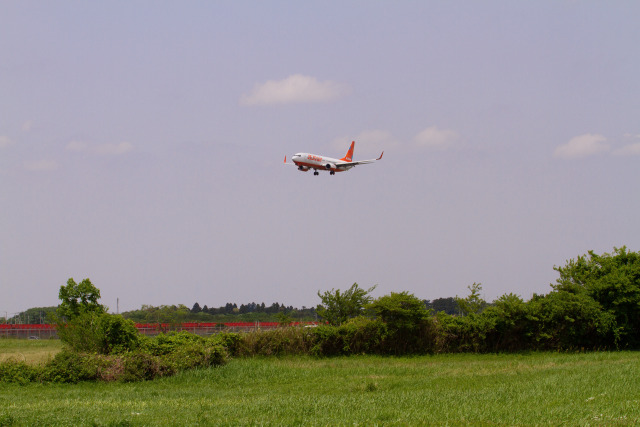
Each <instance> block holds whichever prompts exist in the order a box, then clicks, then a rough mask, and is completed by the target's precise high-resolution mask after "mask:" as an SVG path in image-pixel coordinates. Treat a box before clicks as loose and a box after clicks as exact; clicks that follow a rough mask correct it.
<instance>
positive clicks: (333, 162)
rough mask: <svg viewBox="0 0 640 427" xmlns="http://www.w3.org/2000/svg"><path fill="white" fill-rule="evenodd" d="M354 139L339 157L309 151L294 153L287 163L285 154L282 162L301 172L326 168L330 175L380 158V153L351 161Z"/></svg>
mask: <svg viewBox="0 0 640 427" xmlns="http://www.w3.org/2000/svg"><path fill="white" fill-rule="evenodd" d="M355 143H356V142H355V141H351V147H349V151H347V154H346V155H345V156H344V157H343V158H341V159H333V158H331V157H323V156H318V155H316V154H309V153H296V154H294V155H293V156H292V157H291V161H292V162H293V163H287V156H284V163H285V164H286V165H292V166H297V167H298V170H299V171H301V172H307V171H308V170H309V169H313V170H314V171H313V174H314V175H320V172H318V171H319V170H327V171H329V174H330V175H335V174H336V172H344V171H347V170H349V169H351V168H352V167H354V166H356V165H363V164H366V163H373V162H375V161H376V160H380V159H381V158H382V154H384V151H383V152H382V154H380V157H378V158H377V159H370V160H360V161H359V162H354V161H352V157H353V146H354V145H355Z"/></svg>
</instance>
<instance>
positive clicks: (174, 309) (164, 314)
mask: <svg viewBox="0 0 640 427" xmlns="http://www.w3.org/2000/svg"><path fill="white" fill-rule="evenodd" d="M423 303H424V306H425V308H426V309H428V310H431V311H432V312H433V313H437V312H441V311H442V312H445V313H447V314H459V313H460V308H459V307H458V303H457V302H456V299H455V298H454V297H448V298H437V299H434V300H423ZM56 308H57V307H55V306H54V307H34V308H30V309H28V310H25V311H24V312H21V313H18V314H15V315H14V316H12V317H10V318H8V319H5V318H0V324H1V323H12V324H13V323H15V324H32V325H33V324H50V323H52V322H53V321H52V319H51V315H52V314H53V313H55V312H56ZM121 314H122V316H123V317H124V318H125V319H131V320H133V321H134V322H136V323H166V324H170V325H177V324H179V323H183V322H199V323H215V322H220V323H225V322H277V321H280V320H281V316H278V315H282V314H284V315H286V316H287V317H289V318H291V319H292V320H293V321H298V322H313V321H317V320H320V318H319V316H318V313H317V312H316V308H315V307H305V306H302V308H295V307H293V306H286V305H284V304H280V303H277V302H274V303H273V304H271V305H268V306H267V305H266V304H265V303H261V304H257V303H255V302H251V303H248V304H240V306H238V305H237V304H236V303H227V304H225V305H223V306H220V307H217V308H215V307H207V305H206V304H205V305H204V306H202V307H200V304H198V303H197V302H196V303H195V304H193V307H192V308H191V309H189V308H188V307H187V306H185V305H183V304H178V305H160V306H152V305H142V307H141V308H140V309H138V310H130V311H125V312H123V313H121Z"/></svg>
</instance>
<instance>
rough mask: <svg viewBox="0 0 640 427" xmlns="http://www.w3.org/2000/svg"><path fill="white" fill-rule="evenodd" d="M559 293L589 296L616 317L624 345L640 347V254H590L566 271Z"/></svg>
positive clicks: (623, 250) (562, 269) (561, 270)
mask: <svg viewBox="0 0 640 427" xmlns="http://www.w3.org/2000/svg"><path fill="white" fill-rule="evenodd" d="M554 269H555V270H556V271H557V272H558V273H560V277H559V278H558V279H557V281H556V284H555V285H553V287H554V289H555V290H556V291H566V292H570V293H574V294H585V295H587V296H589V297H590V298H592V299H594V300H595V301H596V302H598V303H599V304H600V305H601V306H602V308H603V309H604V310H606V311H608V312H610V313H611V314H613V315H614V316H615V320H616V323H617V327H618V330H619V332H620V338H621V343H623V344H626V345H627V346H631V347H638V346H640V252H629V251H627V248H626V247H625V246H623V247H622V248H614V251H613V253H612V254H609V253H605V254H602V255H598V254H596V253H595V252H593V251H589V253H588V255H581V256H579V257H578V258H577V259H576V260H570V261H568V262H567V264H566V265H565V266H564V267H554Z"/></svg>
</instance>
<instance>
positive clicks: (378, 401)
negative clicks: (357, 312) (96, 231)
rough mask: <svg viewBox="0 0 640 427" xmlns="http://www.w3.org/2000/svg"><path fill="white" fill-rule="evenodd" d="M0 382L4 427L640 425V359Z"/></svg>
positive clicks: (342, 361)
mask: <svg viewBox="0 0 640 427" xmlns="http://www.w3.org/2000/svg"><path fill="white" fill-rule="evenodd" d="M0 345H2V344H1V341H0ZM0 348H2V347H0ZM4 351H5V349H4V348H2V353H4ZM0 387H1V390H2V392H0V425H12V424H13V425H247V424H249V425H255V424H259V425H376V424H378V425H424V424H427V425H496V424H498V425H542V424H547V425H548V424H551V425H636V424H638V423H640V353H635V352H619V353H587V354H559V353H532V354H527V355H437V356H421V357H403V358H391V357H374V356H358V357H343V358H330V359H313V358H302V357H295V358H282V359H278V358H267V359H235V360H232V361H231V362H230V363H229V364H227V365H226V366H223V367H219V368H212V369H206V370H196V371H191V372H186V373H183V374H180V375H177V376H175V377H171V378H165V379H161V380H156V381H151V382H144V383H130V384H119V383H83V384H77V385H59V384H31V385H27V386H20V385H14V384H2V385H0Z"/></svg>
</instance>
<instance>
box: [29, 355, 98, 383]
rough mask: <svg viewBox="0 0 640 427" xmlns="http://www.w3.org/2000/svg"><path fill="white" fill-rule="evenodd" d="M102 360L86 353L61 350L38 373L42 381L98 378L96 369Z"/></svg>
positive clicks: (72, 380)
mask: <svg viewBox="0 0 640 427" xmlns="http://www.w3.org/2000/svg"><path fill="white" fill-rule="evenodd" d="M100 367H104V361H103V360H102V359H98V358H97V357H91V355H88V354H82V353H76V352H73V351H68V350H63V351H61V352H60V353H58V354H56V355H55V356H54V358H53V359H52V360H50V361H49V362H47V363H46V364H45V365H44V368H43V370H42V372H41V374H40V378H39V379H40V380H41V381H43V382H56V383H77V382H79V381H93V380H97V379H98V370H99V368H100Z"/></svg>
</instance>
